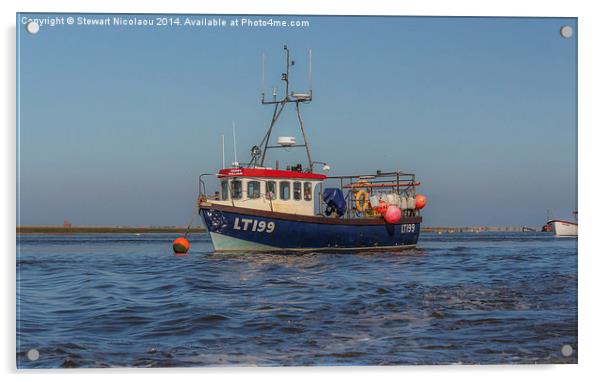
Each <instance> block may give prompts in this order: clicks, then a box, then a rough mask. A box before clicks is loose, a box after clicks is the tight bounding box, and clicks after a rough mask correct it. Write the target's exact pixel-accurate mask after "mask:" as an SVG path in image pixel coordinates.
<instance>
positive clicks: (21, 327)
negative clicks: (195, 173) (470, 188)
mask: <svg viewBox="0 0 602 382" xmlns="http://www.w3.org/2000/svg"><path fill="white" fill-rule="evenodd" d="M176 236H177V235H170V234H142V235H140V236H136V235H134V234H94V235H83V234H82V235H21V236H19V237H18V238H17V310H16V312H17V317H16V319H17V322H16V328H17V333H16V335H17V341H16V344H17V349H16V357H17V366H18V367H19V368H60V367H170V366H179V367H186V366H191V367H196V366H209V365H212V366H213V365H223V366H232V365H260V366H281V365H405V364H456V363H461V364H509V363H512V364H513V363H520V364H525V363H526V364H529V363H576V362H577V353H578V352H577V350H578V347H577V240H576V239H561V238H554V237H553V236H551V235H550V234H545V233H449V234H447V233H446V234H441V235H437V234H429V233H424V234H422V236H421V238H420V240H419V243H418V248H417V249H415V250H408V251H405V252H401V253H363V254H362V253H359V254H357V253H356V254H354V253H338V254H328V253H323V254H303V255H275V254H254V255H248V254H246V255H245V254H241V255H226V254H213V253H212V247H211V242H210V240H209V236H208V235H207V234H196V235H193V236H192V237H191V251H190V253H189V255H188V256H186V257H176V256H174V254H173V253H172V249H171V241H172V240H173V239H174V238H175V237H176ZM32 349H35V350H34V351H33V352H30V350H32ZM35 351H37V353H36V352H35ZM28 352H29V356H28ZM32 354H35V355H36V356H37V355H39V357H35V356H34V357H32ZM36 358H37V359H36ZM32 359H33V360H32Z"/></svg>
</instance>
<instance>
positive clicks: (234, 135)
mask: <svg viewBox="0 0 602 382" xmlns="http://www.w3.org/2000/svg"><path fill="white" fill-rule="evenodd" d="M232 138H233V139H234V163H233V165H234V166H235V167H236V166H238V158H236V124H235V123H234V121H232Z"/></svg>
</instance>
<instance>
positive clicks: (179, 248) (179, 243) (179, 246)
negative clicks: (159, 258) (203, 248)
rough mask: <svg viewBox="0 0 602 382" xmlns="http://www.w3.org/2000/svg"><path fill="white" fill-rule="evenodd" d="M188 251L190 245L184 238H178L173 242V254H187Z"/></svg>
mask: <svg viewBox="0 0 602 382" xmlns="http://www.w3.org/2000/svg"><path fill="white" fill-rule="evenodd" d="M189 249H190V243H189V242H188V240H186V238H185V237H178V238H177V239H176V240H174V241H173V250H174V252H175V253H187V252H188V250H189Z"/></svg>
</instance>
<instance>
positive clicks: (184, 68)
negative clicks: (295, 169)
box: [17, 14, 578, 226]
mask: <svg viewBox="0 0 602 382" xmlns="http://www.w3.org/2000/svg"><path fill="white" fill-rule="evenodd" d="M21 16H24V15H21ZM25 16H28V17H35V18H43V17H45V16H46V15H40V14H37V15H27V14H25ZM52 16H57V15H52ZM58 16H59V17H60V16H63V17H65V18H66V17H68V16H70V15H67V14H65V15H58ZM72 16H74V17H77V16H78V15H72ZM99 17H100V16H99ZM105 17H106V16H105ZM143 17H144V18H147V19H154V18H155V17H154V16H143ZM171 17H178V16H176V15H171ZM179 17H180V18H181V19H182V18H183V16H179ZM200 17H202V16H200ZM206 17H210V16H206ZM241 17H242V16H222V18H224V19H226V20H228V21H229V20H232V19H236V18H239V19H240V18H241ZM259 18H262V19H269V18H270V16H262V17H251V19H259ZM274 18H277V19H286V20H289V19H297V20H309V21H310V26H309V27H308V28H295V29H293V28H241V27H239V28H230V27H227V28H210V27H116V26H110V27H91V26H88V27H83V26H67V25H59V26H55V27H49V26H42V27H41V29H40V32H39V33H37V34H35V35H31V34H28V33H26V32H25V31H24V29H23V26H22V25H21V24H20V22H21V17H19V16H18V17H17V19H18V20H17V26H18V30H19V32H18V36H17V38H18V51H19V52H18V53H19V54H18V60H19V63H18V71H19V79H20V80H19V84H18V85H19V106H20V113H19V115H18V118H19V123H20V126H19V148H18V153H19V158H18V164H19V195H18V198H19V217H20V221H19V222H18V223H19V224H21V225H46V224H48V225H60V224H62V222H63V219H69V220H71V222H72V223H73V224H74V225H144V226H146V225H184V224H186V223H187V220H188V218H189V216H190V214H191V213H192V209H193V205H194V200H195V197H196V194H197V179H198V175H199V174H200V173H204V172H213V171H216V170H217V169H218V168H219V167H220V166H221V134H226V138H227V147H226V149H227V161H228V162H230V161H232V159H233V155H232V154H231V152H232V139H231V124H232V120H235V121H236V125H237V145H238V156H239V159H240V160H246V159H247V157H248V155H247V153H248V149H249V148H250V147H251V146H252V145H254V144H257V143H258V142H259V141H260V139H261V138H262V136H263V134H264V132H265V129H266V128H267V126H268V123H269V119H270V117H271V113H272V110H271V109H270V108H267V107H265V106H261V105H260V104H259V87H260V86H259V85H260V80H261V54H262V52H263V53H265V54H266V64H267V66H266V87H268V88H270V87H271V86H272V85H273V84H278V83H279V81H278V79H279V73H281V71H282V63H283V56H282V44H284V43H286V44H288V46H289V47H290V49H291V51H292V55H293V59H295V61H296V62H297V64H296V65H295V67H294V68H293V72H292V74H291V80H292V82H293V89H297V90H305V89H306V83H307V75H306V70H307V63H306V60H307V50H308V49H309V48H311V49H312V51H313V69H314V70H313V90H314V101H313V102H312V103H311V104H310V105H307V106H306V108H305V109H304V120H305V123H306V127H307V131H308V134H309V139H310V144H311V147H312V154H313V157H314V159H315V160H321V161H325V162H328V163H329V164H330V166H331V167H332V170H331V174H349V173H352V172H357V171H360V172H372V171H374V170H376V169H382V170H393V169H400V170H404V171H407V172H414V173H416V174H417V175H418V178H419V180H420V181H421V182H422V186H421V192H422V193H424V194H426V195H427V197H428V198H429V204H428V206H427V207H426V209H425V210H424V218H425V225H431V226H432V225H517V226H520V225H533V226H539V225H541V224H543V223H544V221H545V218H546V210H548V209H549V210H551V212H552V214H553V215H554V216H557V217H565V218H566V217H569V216H570V212H571V211H572V210H574V209H576V204H577V201H576V198H577V196H576V188H577V186H576V180H577V140H576V139H577V126H576V81H577V68H576V53H577V34H578V33H576V32H577V25H576V20H575V19H559V18H547V19H541V18H429V17H305V16H295V17H289V16H287V17H274ZM563 25H571V26H572V27H573V29H574V30H575V34H574V35H573V37H572V38H570V39H565V38H562V37H561V36H560V33H559V29H560V27H561V26H563ZM294 122H295V120H294V114H293V112H292V109H291V110H290V111H289V113H287V114H284V115H283V118H282V120H281V124H280V125H279V128H280V130H279V132H278V134H277V135H296V136H297V138H298V139H300V138H301V137H300V135H299V134H298V133H297V131H296V130H294V129H293V127H294V126H295V125H294ZM283 154H285V153H282V154H281V155H279V156H278V157H275V156H273V157H272V159H271V160H270V161H271V162H273V160H274V159H276V158H278V159H280V163H281V164H282V163H286V162H291V163H294V162H296V161H297V160H298V159H301V158H302V155H301V154H302V152H293V153H287V154H289V155H290V156H289V158H290V160H289V161H286V162H283V161H284V160H285V156H283ZM268 164H273V163H268Z"/></svg>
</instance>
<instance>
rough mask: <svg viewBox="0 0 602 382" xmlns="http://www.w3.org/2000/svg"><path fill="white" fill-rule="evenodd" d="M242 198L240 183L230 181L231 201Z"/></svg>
mask: <svg viewBox="0 0 602 382" xmlns="http://www.w3.org/2000/svg"><path fill="white" fill-rule="evenodd" d="M240 198H242V181H240V180H233V181H232V199H240Z"/></svg>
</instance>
